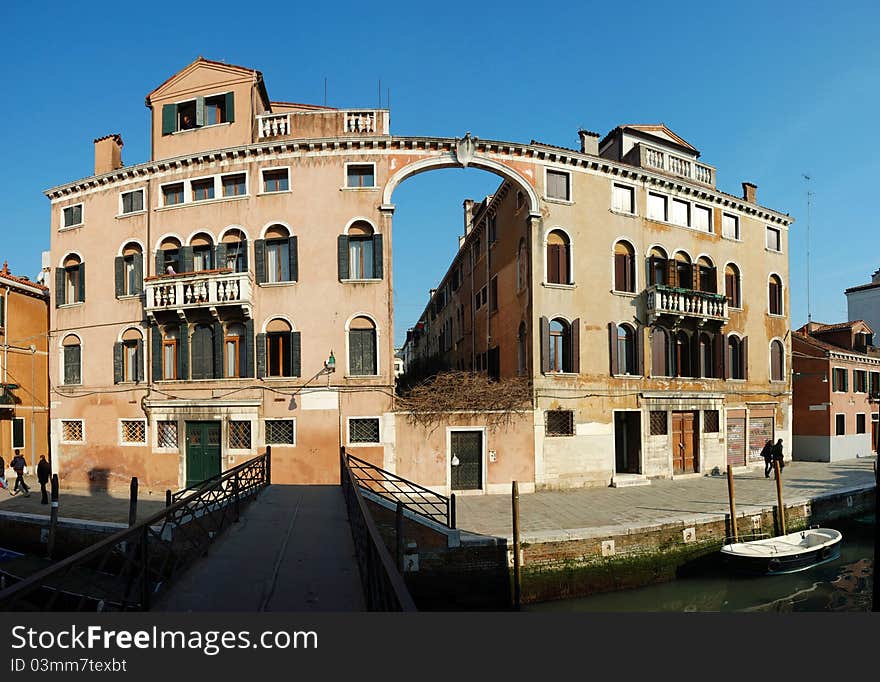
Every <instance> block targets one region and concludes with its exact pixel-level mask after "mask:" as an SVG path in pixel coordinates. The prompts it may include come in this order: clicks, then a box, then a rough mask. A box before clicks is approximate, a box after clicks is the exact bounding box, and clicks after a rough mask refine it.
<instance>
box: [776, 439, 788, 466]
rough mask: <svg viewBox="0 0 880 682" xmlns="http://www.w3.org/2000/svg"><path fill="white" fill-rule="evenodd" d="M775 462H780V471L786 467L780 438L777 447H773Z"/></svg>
mask: <svg viewBox="0 0 880 682" xmlns="http://www.w3.org/2000/svg"><path fill="white" fill-rule="evenodd" d="M773 461H775V462H779V471H782V469H783V468H784V467H785V455H784V454H783V452H782V439H781V438H780V439H779V440H778V441H776V445H774V446H773Z"/></svg>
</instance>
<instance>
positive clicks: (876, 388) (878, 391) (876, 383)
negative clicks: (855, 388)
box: [869, 372, 880, 399]
mask: <svg viewBox="0 0 880 682" xmlns="http://www.w3.org/2000/svg"><path fill="white" fill-rule="evenodd" d="M869 393H870V394H871V397H872V398H874V399H880V372H871V390H870V391H869Z"/></svg>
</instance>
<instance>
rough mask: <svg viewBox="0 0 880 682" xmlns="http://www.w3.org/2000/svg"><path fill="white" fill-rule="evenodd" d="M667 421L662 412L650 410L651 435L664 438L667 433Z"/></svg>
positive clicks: (664, 413)
mask: <svg viewBox="0 0 880 682" xmlns="http://www.w3.org/2000/svg"><path fill="white" fill-rule="evenodd" d="M668 422H669V420H668V419H667V418H666V412H665V411H663V410H651V435H652V436H665V435H667V434H668V433H669V427H668Z"/></svg>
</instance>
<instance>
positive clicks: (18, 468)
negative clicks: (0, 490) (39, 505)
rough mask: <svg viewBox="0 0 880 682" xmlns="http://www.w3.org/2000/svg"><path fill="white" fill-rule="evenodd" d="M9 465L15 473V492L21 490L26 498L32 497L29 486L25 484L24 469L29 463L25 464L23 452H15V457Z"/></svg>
mask: <svg viewBox="0 0 880 682" xmlns="http://www.w3.org/2000/svg"><path fill="white" fill-rule="evenodd" d="M9 465H10V466H11V467H12V469H13V470H14V471H15V489H14V490H13V492H18V491H19V489H21V491H22V492H23V493H24V496H25V497H30V496H31V489H30V488H29V487H28V484H27V483H25V482H24V468H25V467H26V466H27V462H25V461H24V457H22V456H21V450H16V451H15V457H13V458H12V461H11V462H10V463H9Z"/></svg>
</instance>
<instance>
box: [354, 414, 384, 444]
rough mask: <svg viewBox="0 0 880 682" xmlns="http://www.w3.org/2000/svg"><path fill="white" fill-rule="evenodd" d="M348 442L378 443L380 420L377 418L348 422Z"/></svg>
mask: <svg viewBox="0 0 880 682" xmlns="http://www.w3.org/2000/svg"><path fill="white" fill-rule="evenodd" d="M348 442H349V443H378V442H379V420H378V419H377V418H369V419H350V420H349V422H348Z"/></svg>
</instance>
